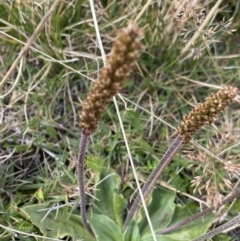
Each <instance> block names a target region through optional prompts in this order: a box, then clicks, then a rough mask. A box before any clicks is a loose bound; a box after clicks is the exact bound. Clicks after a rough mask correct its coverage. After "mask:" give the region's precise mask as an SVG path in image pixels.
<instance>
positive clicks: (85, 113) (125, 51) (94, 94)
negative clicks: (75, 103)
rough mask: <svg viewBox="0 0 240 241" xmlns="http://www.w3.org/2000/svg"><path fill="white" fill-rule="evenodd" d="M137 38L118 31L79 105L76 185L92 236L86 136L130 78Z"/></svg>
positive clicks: (131, 28)
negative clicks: (86, 191)
mask: <svg viewBox="0 0 240 241" xmlns="http://www.w3.org/2000/svg"><path fill="white" fill-rule="evenodd" d="M140 35H141V31H140V29H139V28H137V27H136V26H135V25H134V24H133V23H130V24H129V25H128V27H126V28H123V29H121V30H119V32H118V35H117V39H116V40H115V42H114V44H113V47H112V51H111V53H110V55H108V56H107V58H106V64H105V66H104V67H103V68H102V69H101V70H100V72H99V77H98V80H97V81H96V82H95V83H94V85H93V88H92V90H91V91H90V92H89V93H88V95H87V98H86V99H85V101H84V102H83V105H82V112H81V114H80V120H81V121H80V127H81V128H82V131H81V139H80V144H79V152H78V162H77V163H78V168H77V173H78V185H79V195H80V208H81V216H82V223H83V225H84V227H85V228H86V230H87V231H88V232H89V233H90V234H92V235H93V236H94V234H93V232H92V230H91V228H90V226H89V225H88V223H87V218H86V207H85V194H84V182H83V171H84V155H85V150H86V145H87V140H88V136H89V135H90V134H92V133H93V132H94V131H95V130H96V128H97V126H98V122H99V120H100V118H101V116H102V114H103V112H104V110H105V108H106V107H107V105H108V104H109V102H110V101H111V99H112V97H113V96H115V95H116V94H117V93H118V92H119V90H120V89H121V87H122V85H123V83H124V81H125V80H127V78H128V77H129V76H130V73H131V71H132V69H133V67H134V62H135V61H136V60H137V59H138V56H139V53H140V49H141V45H140V43H139V36H140Z"/></svg>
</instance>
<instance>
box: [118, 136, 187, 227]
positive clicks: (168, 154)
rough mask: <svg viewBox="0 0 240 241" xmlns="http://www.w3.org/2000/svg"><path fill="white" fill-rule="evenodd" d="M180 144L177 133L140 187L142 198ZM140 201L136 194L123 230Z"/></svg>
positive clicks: (152, 185)
mask: <svg viewBox="0 0 240 241" xmlns="http://www.w3.org/2000/svg"><path fill="white" fill-rule="evenodd" d="M182 144H183V143H182V140H181V138H180V136H179V135H178V136H177V137H176V139H175V140H174V141H173V143H172V144H171V146H170V147H169V148H168V150H167V151H166V152H165V154H164V155H163V157H162V158H161V160H160V162H159V163H158V165H157V167H156V168H155V169H154V170H153V172H152V173H151V174H150V176H149V178H148V179H147V181H146V183H145V184H144V186H143V188H142V193H143V197H144V198H146V196H147V195H148V194H149V193H150V192H151V190H152V189H153V187H154V184H155V183H156V181H157V179H158V178H159V176H160V175H161V174H162V172H163V170H164V169H165V167H166V166H167V165H168V164H169V163H170V161H171V160H172V158H173V157H174V156H175V155H176V154H177V152H178V151H179V150H180V148H181V147H182ZM140 201H141V198H140V195H139V194H138V196H137V197H136V199H135V200H134V202H133V204H132V206H131V208H130V210H129V212H128V215H127V217H126V220H125V223H124V225H123V230H125V229H126V228H127V226H128V225H129V223H130V221H131V220H132V218H133V215H134V214H135V212H136V211H137V210H138V208H139V203H140Z"/></svg>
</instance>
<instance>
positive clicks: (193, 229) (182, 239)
mask: <svg viewBox="0 0 240 241" xmlns="http://www.w3.org/2000/svg"><path fill="white" fill-rule="evenodd" d="M198 211H199V209H198V206H197V205H195V204H188V205H186V206H184V207H182V206H176V209H175V212H174V215H173V217H172V222H171V224H173V223H176V222H179V221H181V220H183V219H186V218H188V217H191V216H192V215H193V214H194V213H197V212H198ZM214 218H215V216H214V215H213V214H209V215H206V216H205V217H204V218H199V219H197V220H195V221H193V222H191V223H189V224H188V225H186V226H184V227H182V228H180V229H178V230H176V231H173V232H171V233H169V234H165V235H157V240H160V241H186V240H189V241H191V240H193V239H195V238H197V237H199V236H201V235H203V234H205V233H206V231H207V230H208V228H209V226H210V225H211V223H212V221H213V219H214ZM152 240H153V238H152V235H151V234H150V232H149V233H148V234H146V235H144V236H143V237H142V238H141V241H152Z"/></svg>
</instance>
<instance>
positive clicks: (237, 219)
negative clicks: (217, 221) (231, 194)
mask: <svg viewBox="0 0 240 241" xmlns="http://www.w3.org/2000/svg"><path fill="white" fill-rule="evenodd" d="M237 224H240V214H238V215H237V216H236V217H235V218H233V219H231V220H230V221H228V222H226V223H224V224H223V225H221V226H219V227H217V228H215V229H213V230H212V231H210V232H208V233H206V234H204V235H202V236H201V237H198V238H196V239H194V240H193V241H204V240H206V239H209V238H212V237H214V236H216V235H217V234H219V233H222V232H223V231H225V230H227V229H229V228H231V227H232V226H235V225H237Z"/></svg>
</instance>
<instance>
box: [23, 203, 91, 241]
mask: <svg viewBox="0 0 240 241" xmlns="http://www.w3.org/2000/svg"><path fill="white" fill-rule="evenodd" d="M47 208H48V205H46V204H37V205H30V206H26V207H23V208H21V209H19V210H20V212H21V213H22V216H23V217H25V218H27V219H28V220H30V221H31V222H32V224H33V225H35V226H36V227H38V228H39V230H40V231H41V233H42V234H43V236H45V237H49V238H55V239H61V238H64V237H66V236H70V237H72V239H73V240H81V239H83V240H84V241H94V240H95V239H94V238H93V237H92V236H91V235H90V234H89V233H88V232H87V231H86V230H85V229H84V227H83V226H82V222H81V218H80V216H78V215H73V214H71V213H69V212H68V211H67V207H64V208H59V209H58V210H52V211H50V212H49V209H48V210H44V209H47Z"/></svg>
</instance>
